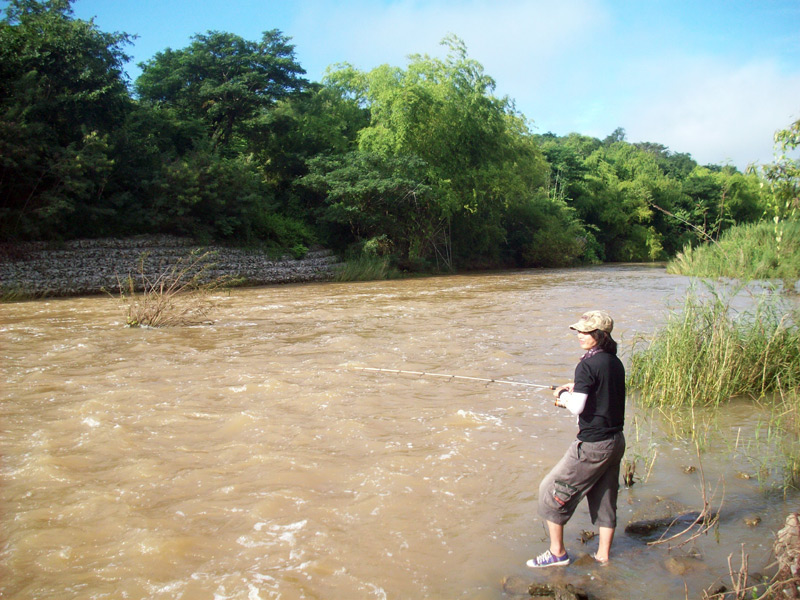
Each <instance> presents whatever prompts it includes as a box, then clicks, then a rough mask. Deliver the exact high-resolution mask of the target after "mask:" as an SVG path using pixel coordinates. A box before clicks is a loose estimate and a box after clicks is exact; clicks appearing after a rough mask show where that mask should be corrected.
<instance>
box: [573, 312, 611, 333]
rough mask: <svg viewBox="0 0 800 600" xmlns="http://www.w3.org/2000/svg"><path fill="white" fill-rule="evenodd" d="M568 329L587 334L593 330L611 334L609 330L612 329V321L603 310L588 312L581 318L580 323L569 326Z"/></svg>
mask: <svg viewBox="0 0 800 600" xmlns="http://www.w3.org/2000/svg"><path fill="white" fill-rule="evenodd" d="M569 328H570V329H574V330H575V331H580V332H581V333H589V332H590V331H594V330H595V329H599V330H600V331H605V332H606V333H611V330H612V329H614V319H612V318H611V317H610V316H609V315H608V313H607V312H605V311H604V310H590V311H589V312H587V313H584V314H583V316H581V320H580V321H578V322H577V323H574V324H572V325H570V326H569Z"/></svg>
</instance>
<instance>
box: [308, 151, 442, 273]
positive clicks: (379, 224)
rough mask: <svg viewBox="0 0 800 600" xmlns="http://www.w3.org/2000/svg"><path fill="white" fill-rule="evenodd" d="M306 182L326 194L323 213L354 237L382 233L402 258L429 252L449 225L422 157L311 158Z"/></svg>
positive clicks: (354, 154) (405, 260)
mask: <svg viewBox="0 0 800 600" xmlns="http://www.w3.org/2000/svg"><path fill="white" fill-rule="evenodd" d="M309 169H310V173H309V175H307V176H306V177H305V178H304V183H305V185H306V186H308V187H309V188H311V189H314V190H316V191H318V192H319V193H321V194H322V195H323V196H324V197H325V208H324V209H323V210H322V211H321V214H320V217H321V218H322V219H324V220H326V221H330V222H333V223H338V224H340V225H346V226H348V227H349V228H350V230H351V232H352V234H353V237H355V238H356V239H359V240H361V239H369V238H374V237H378V236H383V237H384V239H386V240H387V241H386V244H387V246H389V247H391V248H392V250H391V252H392V254H394V255H396V257H397V261H398V262H399V263H403V264H407V263H408V262H409V261H410V260H411V259H412V258H415V257H419V256H425V255H427V254H428V253H429V252H430V251H431V250H430V249H431V248H433V247H434V246H435V245H436V243H437V236H438V235H439V234H440V233H441V231H442V229H443V228H444V227H445V226H446V223H447V221H446V219H447V214H446V212H445V210H446V209H445V208H443V207H442V205H441V203H440V202H438V200H439V199H440V194H438V193H437V192H438V190H436V189H435V188H434V187H433V186H432V185H429V184H428V183H427V182H426V180H425V177H426V175H427V172H428V169H427V165H426V163H424V162H423V161H421V160H420V159H415V158H408V157H406V158H404V157H391V156H390V157H386V158H384V157H382V156H380V155H378V154H376V153H368V152H361V151H354V152H350V153H348V154H345V155H342V156H340V157H317V158H315V159H312V160H311V161H309Z"/></svg>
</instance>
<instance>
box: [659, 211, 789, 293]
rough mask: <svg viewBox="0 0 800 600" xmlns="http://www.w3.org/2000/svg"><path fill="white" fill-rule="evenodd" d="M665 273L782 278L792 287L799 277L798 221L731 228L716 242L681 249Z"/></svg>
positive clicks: (736, 277)
mask: <svg viewBox="0 0 800 600" xmlns="http://www.w3.org/2000/svg"><path fill="white" fill-rule="evenodd" d="M667 272H668V273H677V274H679V275H690V276H695V277H729V278H734V279H738V280H740V281H749V280H753V279H756V280H767V279H781V280H783V282H784V284H785V285H786V286H787V287H791V286H793V285H794V284H795V283H796V282H797V281H798V279H800V222H797V221H781V222H780V223H778V224H775V223H772V222H766V221H765V222H761V223H756V224H748V225H739V226H737V227H733V228H731V229H729V230H728V231H726V232H725V233H724V234H723V235H722V237H721V238H720V240H719V242H717V243H715V244H707V245H703V246H699V247H695V248H692V247H686V248H684V250H683V252H680V253H679V254H678V255H677V256H676V257H675V258H674V259H673V260H672V261H670V263H669V264H668V265H667Z"/></svg>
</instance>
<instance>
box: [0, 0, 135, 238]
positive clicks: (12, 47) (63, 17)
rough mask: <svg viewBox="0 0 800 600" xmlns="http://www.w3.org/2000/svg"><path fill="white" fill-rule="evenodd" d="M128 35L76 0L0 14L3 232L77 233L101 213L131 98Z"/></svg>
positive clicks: (21, 5) (14, 5)
mask: <svg viewBox="0 0 800 600" xmlns="http://www.w3.org/2000/svg"><path fill="white" fill-rule="evenodd" d="M129 41H130V40H129V37H128V36H127V35H125V34H116V33H115V34H109V33H102V32H100V31H99V30H98V29H97V27H96V26H95V25H94V23H92V22H86V21H81V20H77V19H73V18H72V11H71V9H70V2H69V1H67V0H47V1H44V2H36V1H34V0H11V1H10V2H9V4H8V7H7V8H6V13H5V17H4V18H3V19H2V20H1V21H0V233H2V234H3V235H4V237H6V238H11V239H13V238H42V237H45V238H47V237H55V236H65V235H72V234H75V233H78V232H80V231H81V228H82V227H84V225H85V221H86V219H87V218H88V219H102V218H103V217H104V215H105V214H107V210H106V209H105V208H102V205H103V203H104V199H105V193H104V192H105V186H106V183H107V181H108V175H109V172H110V168H111V165H113V162H114V156H113V153H112V152H111V148H110V145H109V135H110V134H111V133H112V132H113V131H114V129H115V128H116V127H117V126H118V125H119V124H120V123H121V121H122V120H123V119H124V117H125V114H126V112H127V111H128V110H129V109H130V106H131V102H130V98H129V96H128V92H127V88H126V85H125V82H124V80H123V77H122V65H123V63H124V62H125V61H126V60H127V56H125V54H124V53H123V51H122V47H123V46H124V45H125V44H127V43H129Z"/></svg>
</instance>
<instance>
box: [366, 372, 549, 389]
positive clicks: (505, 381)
mask: <svg viewBox="0 0 800 600" xmlns="http://www.w3.org/2000/svg"><path fill="white" fill-rule="evenodd" d="M353 368H354V369H355V370H357V371H371V372H373V373H395V374H401V375H418V376H420V377H441V378H443V379H466V380H469V381H485V382H486V383H487V384H489V383H500V384H503V385H522V386H525V387H533V388H539V389H543V390H555V389H557V386H555V385H540V384H538V383H527V382H525V381H511V380H510V379H487V378H485V377H468V376H466V375H449V374H446V373H427V372H425V371H404V370H402V369H379V368H376V367H353Z"/></svg>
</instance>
